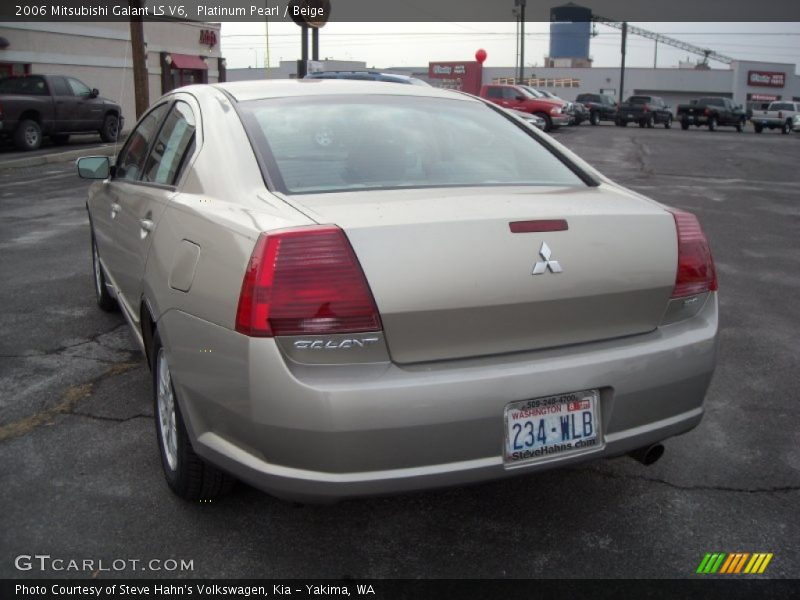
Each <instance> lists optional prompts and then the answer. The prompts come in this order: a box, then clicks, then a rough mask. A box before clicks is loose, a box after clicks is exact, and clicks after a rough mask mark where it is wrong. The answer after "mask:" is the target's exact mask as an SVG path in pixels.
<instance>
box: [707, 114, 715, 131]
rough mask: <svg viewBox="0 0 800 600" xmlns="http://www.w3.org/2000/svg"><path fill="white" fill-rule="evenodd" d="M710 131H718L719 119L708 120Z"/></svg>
mask: <svg viewBox="0 0 800 600" xmlns="http://www.w3.org/2000/svg"><path fill="white" fill-rule="evenodd" d="M708 130H709V131H716V130H717V117H709V119H708Z"/></svg>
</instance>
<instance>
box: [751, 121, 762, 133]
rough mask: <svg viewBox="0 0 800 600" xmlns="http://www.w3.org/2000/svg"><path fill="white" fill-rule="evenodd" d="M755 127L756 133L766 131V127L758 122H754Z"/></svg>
mask: <svg viewBox="0 0 800 600" xmlns="http://www.w3.org/2000/svg"><path fill="white" fill-rule="evenodd" d="M753 129H754V130H755V132H756V133H761V132H762V131H764V127H763V126H762V125H759V124H758V123H754V124H753Z"/></svg>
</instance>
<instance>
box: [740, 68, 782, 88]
mask: <svg viewBox="0 0 800 600" xmlns="http://www.w3.org/2000/svg"><path fill="white" fill-rule="evenodd" d="M747 85H754V86H758V87H780V88H782V87H783V86H784V85H786V73H782V72H780V71H748V72H747Z"/></svg>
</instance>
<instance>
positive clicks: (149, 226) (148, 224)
mask: <svg viewBox="0 0 800 600" xmlns="http://www.w3.org/2000/svg"><path fill="white" fill-rule="evenodd" d="M139 225H141V226H142V229H144V230H145V231H153V222H152V221H151V220H150V219H139Z"/></svg>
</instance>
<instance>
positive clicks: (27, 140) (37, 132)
mask: <svg viewBox="0 0 800 600" xmlns="http://www.w3.org/2000/svg"><path fill="white" fill-rule="evenodd" d="M14 145H15V146H16V147H17V148H19V149H20V150H36V149H37V148H39V146H41V145H42V128H41V127H39V124H38V123H37V122H36V121H34V120H32V119H23V120H22V121H20V122H19V125H17V129H16V130H15V131H14Z"/></svg>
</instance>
